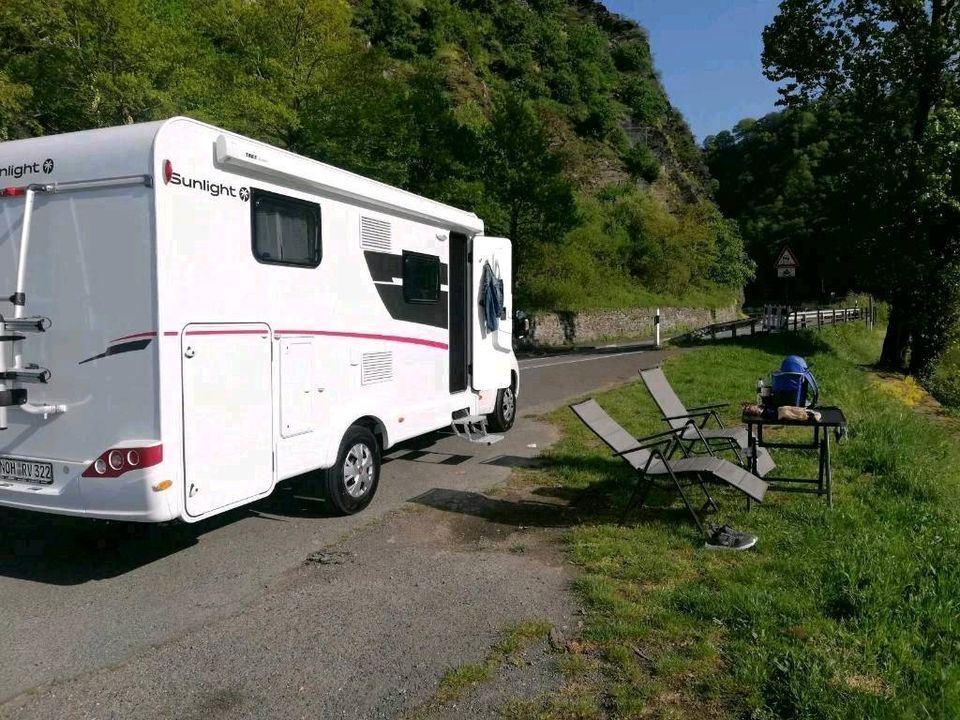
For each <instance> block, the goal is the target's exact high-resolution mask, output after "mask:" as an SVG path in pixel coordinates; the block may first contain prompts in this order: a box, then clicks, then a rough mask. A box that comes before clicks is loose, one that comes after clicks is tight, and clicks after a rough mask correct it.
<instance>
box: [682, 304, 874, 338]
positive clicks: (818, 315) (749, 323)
mask: <svg viewBox="0 0 960 720" xmlns="http://www.w3.org/2000/svg"><path fill="white" fill-rule="evenodd" d="M858 320H866V321H867V322H868V323H869V322H871V321H872V319H871V318H870V317H868V314H867V313H865V312H864V310H863V309H862V308H860V307H850V308H820V309H817V310H791V309H790V308H788V307H786V306H783V305H767V306H765V307H764V308H763V312H762V313H761V314H758V315H752V316H750V317H747V318H741V319H739V320H729V321H727V322H721V323H713V324H712V325H707V326H705V327H702V328H698V329H696V330H691V331H690V332H689V333H687V334H686V335H683V336H682V337H683V338H687V339H699V340H706V339H710V340H723V339H727V338H731V339H732V338H737V337H745V336H749V335H756V334H758V333H775V332H790V331H795V330H802V329H805V328H814V327H815V328H817V329H818V330H819V329H820V328H822V327H825V326H827V325H839V324H841V323H847V322H853V321H858ZM675 339H680V338H675Z"/></svg>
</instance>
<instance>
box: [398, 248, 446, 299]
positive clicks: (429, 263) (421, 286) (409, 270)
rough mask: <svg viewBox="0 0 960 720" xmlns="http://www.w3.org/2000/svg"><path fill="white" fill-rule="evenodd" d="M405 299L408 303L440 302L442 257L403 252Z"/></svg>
mask: <svg viewBox="0 0 960 720" xmlns="http://www.w3.org/2000/svg"><path fill="white" fill-rule="evenodd" d="M403 299H404V300H405V301H406V302H408V303H437V302H440V258H438V257H437V256H436V255H421V254H420V253H414V252H405V253H403Z"/></svg>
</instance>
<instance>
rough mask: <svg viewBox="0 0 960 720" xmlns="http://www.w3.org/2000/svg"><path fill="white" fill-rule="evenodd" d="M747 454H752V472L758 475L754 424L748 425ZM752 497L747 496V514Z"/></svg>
mask: <svg viewBox="0 0 960 720" xmlns="http://www.w3.org/2000/svg"><path fill="white" fill-rule="evenodd" d="M747 452H748V453H750V472H752V473H753V474H754V475H756V474H757V441H756V438H754V436H753V423H747ZM750 507H751V503H750V496H749V495H747V512H750Z"/></svg>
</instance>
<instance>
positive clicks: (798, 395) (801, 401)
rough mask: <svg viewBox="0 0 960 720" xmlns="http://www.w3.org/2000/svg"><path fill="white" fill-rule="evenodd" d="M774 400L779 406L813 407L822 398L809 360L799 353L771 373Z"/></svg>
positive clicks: (787, 358) (784, 360)
mask: <svg viewBox="0 0 960 720" xmlns="http://www.w3.org/2000/svg"><path fill="white" fill-rule="evenodd" d="M770 377H771V380H772V382H771V385H772V389H773V401H774V404H775V405H776V406H777V407H781V406H783V405H795V406H797V407H811V406H814V405H816V404H817V401H818V400H819V399H820V388H819V387H818V386H817V380H816V378H814V377H813V373H812V372H810V368H809V367H808V366H807V361H806V360H804V359H803V358H802V357H800V356H799V355H790V356H789V357H786V358H784V359H783V362H782V363H780V369H779V370H776V371H774V372H772V373H771V374H770Z"/></svg>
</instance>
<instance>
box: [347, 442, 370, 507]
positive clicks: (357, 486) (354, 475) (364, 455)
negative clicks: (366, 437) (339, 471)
mask: <svg viewBox="0 0 960 720" xmlns="http://www.w3.org/2000/svg"><path fill="white" fill-rule="evenodd" d="M373 472H374V467H373V453H372V452H371V451H370V448H369V447H367V446H366V445H365V444H364V443H357V444H356V445H354V446H353V447H352V448H350V451H349V452H348V453H347V456H346V457H345V458H344V459H343V484H344V486H345V488H346V490H347V494H348V495H349V496H350V497H352V498H361V497H363V496H364V495H366V494H367V493H368V492H369V491H370V488H371V487H372V486H373Z"/></svg>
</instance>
